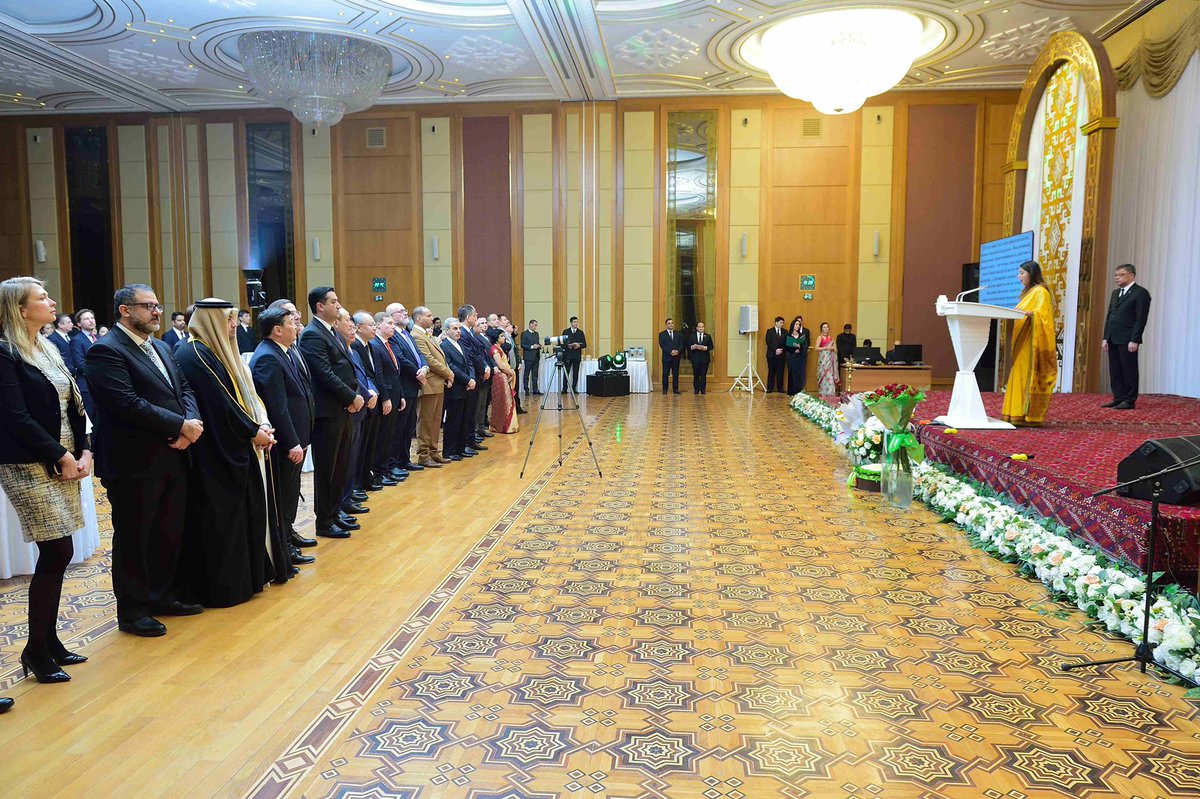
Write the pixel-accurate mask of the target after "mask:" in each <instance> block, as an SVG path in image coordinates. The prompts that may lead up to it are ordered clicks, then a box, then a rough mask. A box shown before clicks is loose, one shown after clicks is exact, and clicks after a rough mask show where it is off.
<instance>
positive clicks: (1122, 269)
mask: <svg viewBox="0 0 1200 799" xmlns="http://www.w3.org/2000/svg"><path fill="white" fill-rule="evenodd" d="M1113 279H1114V281H1115V282H1116V284H1117V288H1116V289H1115V290H1114V291H1113V293H1112V297H1111V298H1110V299H1109V301H1108V315H1107V316H1106V317H1105V318H1104V345H1103V346H1104V350H1105V352H1107V353H1108V372H1109V377H1110V379H1111V381H1112V394H1113V398H1112V402H1106V403H1104V405H1103V406H1102V407H1105V408H1115V409H1117V410H1118V411H1131V410H1133V409H1134V408H1136V407H1137V398H1138V349H1139V348H1140V347H1141V345H1142V333H1143V332H1144V331H1145V330H1146V320H1147V319H1149V317H1150V292H1148V291H1146V290H1145V289H1144V288H1142V287H1141V286H1139V285H1138V284H1137V267H1135V266H1134V265H1133V264H1121V265H1120V266H1118V267H1117V271H1116V274H1115V275H1114V276H1113Z"/></svg>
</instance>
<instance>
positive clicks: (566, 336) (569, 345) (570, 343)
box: [562, 316, 587, 394]
mask: <svg viewBox="0 0 1200 799" xmlns="http://www.w3.org/2000/svg"><path fill="white" fill-rule="evenodd" d="M562 339H563V350H564V352H563V364H564V365H565V366H566V371H564V372H563V384H562V393H564V394H566V393H567V375H568V374H570V380H571V390H572V391H576V392H578V390H579V364H580V362H581V361H582V360H583V351H584V350H585V349H586V348H587V336H585V335H583V331H582V330H580V329H579V317H578V316H572V317H571V326H570V327H568V328H567V329H566V330H564V331H563V332H562Z"/></svg>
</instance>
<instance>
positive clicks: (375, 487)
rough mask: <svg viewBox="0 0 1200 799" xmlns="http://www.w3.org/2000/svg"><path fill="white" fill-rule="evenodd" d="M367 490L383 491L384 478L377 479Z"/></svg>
mask: <svg viewBox="0 0 1200 799" xmlns="http://www.w3.org/2000/svg"><path fill="white" fill-rule="evenodd" d="M367 490H368V491H382V490H383V478H382V477H376V478H375V482H373V483H371V485H369V486H367Z"/></svg>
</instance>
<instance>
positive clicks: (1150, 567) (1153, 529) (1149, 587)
mask: <svg viewBox="0 0 1200 799" xmlns="http://www.w3.org/2000/svg"><path fill="white" fill-rule="evenodd" d="M1197 464H1200V456H1197V457H1195V458H1190V459H1188V460H1186V461H1181V462H1180V463H1176V464H1174V465H1173V466H1168V467H1167V468H1165V469H1160V470H1159V471H1157V472H1154V473H1153V474H1147V475H1143V476H1142V477H1138V478H1137V479H1135V480H1129V481H1126V482H1124V483H1118V484H1117V485H1114V486H1109V487H1108V488H1106V489H1104V490H1103V491H1097V492H1096V493H1094V494H1092V496H1093V497H1102V496H1104V495H1105V494H1111V493H1113V492H1114V491H1120V490H1121V489H1124V488H1129V487H1130V486H1135V485H1138V484H1139V483H1145V482H1149V481H1151V480H1153V481H1154V487H1153V489H1152V492H1151V500H1150V530H1149V535H1150V543H1149V545H1148V546H1147V547H1146V564H1145V566H1144V567H1143V568H1142V575H1143V577H1144V578H1145V580H1146V596H1145V604H1144V607H1143V608H1142V640H1141V643H1139V644H1138V645H1137V647H1136V648H1135V649H1134V651H1133V656H1132V657H1123V658H1113V659H1112V660H1095V661H1086V662H1083V663H1068V664H1067V665H1065V666H1063V667H1062V670H1063V671H1073V670H1075V669H1087V668H1094V667H1097V666H1108V665H1111V664H1113V663H1137V664H1139V666H1140V670H1141V672H1142V674H1145V673H1146V667H1147V666H1154V667H1155V668H1156V669H1159V670H1160V671H1165V672H1166V673H1167V674H1170V675H1171V676H1172V677H1175V678H1177V679H1179V680H1181V681H1183V682H1184V683H1187V684H1188V685H1196V681H1195V680H1194V679H1192V678H1190V677H1185V676H1183V675H1182V674H1180V673H1179V672H1178V671H1176V670H1175V669H1173V668H1171V667H1170V666H1168V665H1166V664H1165V663H1159V662H1158V661H1157V660H1155V659H1154V647H1153V646H1152V645H1151V644H1150V608H1151V606H1153V605H1154V556H1155V553H1156V551H1157V549H1158V520H1159V513H1158V503H1159V498H1160V497H1161V496H1162V492H1163V488H1162V478H1163V477H1164V476H1166V475H1168V474H1171V473H1172V472H1177V471H1179V470H1180V469H1187V468H1189V467H1191V466H1195V465H1197Z"/></svg>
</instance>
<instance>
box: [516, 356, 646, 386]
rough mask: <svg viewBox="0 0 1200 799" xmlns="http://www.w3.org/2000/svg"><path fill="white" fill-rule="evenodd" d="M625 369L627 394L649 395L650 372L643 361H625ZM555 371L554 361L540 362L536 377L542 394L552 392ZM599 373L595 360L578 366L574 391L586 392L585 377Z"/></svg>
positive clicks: (598, 366)
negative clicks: (627, 376)
mask: <svg viewBox="0 0 1200 799" xmlns="http://www.w3.org/2000/svg"><path fill="white" fill-rule="evenodd" d="M625 369H626V370H627V371H628V372H629V393H630V394H649V393H650V370H649V369H648V368H647V366H646V362H645V361H626V362H625ZM556 371H557V370H556V369H555V368H554V361H553V359H551V360H546V361H543V362H542V371H541V373H540V374H539V375H538V383H539V384H540V385H539V386H538V388H539V389H540V390H541V391H542V393H546V392H549V391H551V390H552V388H551V385H550V384H551V383H552V382H553V381H554V374H555V372H556ZM598 371H600V361H598V360H597V359H595V358H589V359H587V360H585V361H584V362H583V363H581V364H579V385H578V386H577V387H576V389H575V390H576V391H578V392H579V393H580V394H583V393H586V392H587V376H588V375H590V374H595V373H596V372H598ZM560 387H561V386H554V387H553V390H555V391H557V390H558V389H559V388H560Z"/></svg>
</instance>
